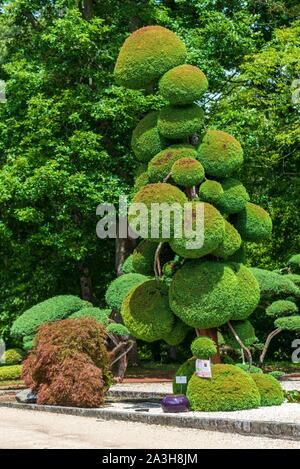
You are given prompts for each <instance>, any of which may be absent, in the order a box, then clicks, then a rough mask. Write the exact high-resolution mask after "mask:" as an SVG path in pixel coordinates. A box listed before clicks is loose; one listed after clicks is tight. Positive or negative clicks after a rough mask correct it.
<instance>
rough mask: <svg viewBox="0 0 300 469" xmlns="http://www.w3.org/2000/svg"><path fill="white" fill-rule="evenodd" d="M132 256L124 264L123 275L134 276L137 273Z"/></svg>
mask: <svg viewBox="0 0 300 469" xmlns="http://www.w3.org/2000/svg"><path fill="white" fill-rule="evenodd" d="M132 258H133V256H132V254H130V256H128V257H127V258H126V259H125V261H124V262H123V264H122V268H121V270H122V274H133V273H136V272H135V270H134V268H133V265H132Z"/></svg>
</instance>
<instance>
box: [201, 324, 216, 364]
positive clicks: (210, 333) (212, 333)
mask: <svg viewBox="0 0 300 469" xmlns="http://www.w3.org/2000/svg"><path fill="white" fill-rule="evenodd" d="M196 332H197V335H198V336H204V337H209V338H210V339H212V340H213V341H214V342H215V344H216V346H217V353H216V355H214V356H213V357H212V359H211V361H212V363H221V357H220V348H219V344H218V329H217V328H216V327H213V328H211V329H196Z"/></svg>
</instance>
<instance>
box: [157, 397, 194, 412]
mask: <svg viewBox="0 0 300 469" xmlns="http://www.w3.org/2000/svg"><path fill="white" fill-rule="evenodd" d="M161 406H162V409H163V411H164V412H188V410H189V401H188V400H187V398H186V397H185V395H184V394H168V395H167V396H165V397H163V399H162V401H161Z"/></svg>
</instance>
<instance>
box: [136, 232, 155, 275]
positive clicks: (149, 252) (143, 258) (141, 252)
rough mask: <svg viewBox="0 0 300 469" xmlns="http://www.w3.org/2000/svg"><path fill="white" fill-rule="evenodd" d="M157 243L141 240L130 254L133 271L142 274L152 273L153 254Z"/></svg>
mask: <svg viewBox="0 0 300 469" xmlns="http://www.w3.org/2000/svg"><path fill="white" fill-rule="evenodd" d="M156 249H157V243H153V242H152V241H148V240H146V239H144V240H142V241H141V242H140V243H139V245H138V246H137V247H136V248H135V250H134V251H133V254H132V267H133V269H134V270H135V272H138V273H139V274H143V275H152V274H153V269H154V267H153V266H154V256H155V251H156Z"/></svg>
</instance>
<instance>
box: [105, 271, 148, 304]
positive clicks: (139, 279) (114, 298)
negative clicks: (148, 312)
mask: <svg viewBox="0 0 300 469" xmlns="http://www.w3.org/2000/svg"><path fill="white" fill-rule="evenodd" d="M146 280H148V277H146V276H145V275H142V274H136V273H132V274H124V275H121V276H120V277H117V278H116V279H115V280H113V281H112V282H111V284H110V285H109V287H108V289H107V291H106V294H105V300H106V303H107V304H108V306H109V307H110V308H111V309H116V310H120V309H121V306H122V302H123V300H124V298H125V296H126V295H127V293H128V292H129V291H130V290H131V289H132V288H133V287H135V286H136V285H139V284H140V283H143V282H145V281H146Z"/></svg>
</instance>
